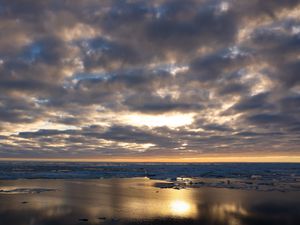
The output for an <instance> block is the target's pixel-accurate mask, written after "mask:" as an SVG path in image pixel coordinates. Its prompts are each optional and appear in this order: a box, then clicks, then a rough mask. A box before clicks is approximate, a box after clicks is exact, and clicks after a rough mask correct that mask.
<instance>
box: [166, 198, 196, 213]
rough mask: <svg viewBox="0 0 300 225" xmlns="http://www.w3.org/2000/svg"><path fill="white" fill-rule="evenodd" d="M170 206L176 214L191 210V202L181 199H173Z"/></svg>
mask: <svg viewBox="0 0 300 225" xmlns="http://www.w3.org/2000/svg"><path fill="white" fill-rule="evenodd" d="M170 207H171V211H172V212H173V214H174V215H186V214H188V213H189V212H190V211H191V206H190V204H189V203H187V202H185V201H181V200H174V201H172V202H171V205H170Z"/></svg>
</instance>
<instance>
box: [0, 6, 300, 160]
mask: <svg viewBox="0 0 300 225" xmlns="http://www.w3.org/2000/svg"><path fill="white" fill-rule="evenodd" d="M299 18H300V1H299V0H284V1H283V0H272V1H260V0H251V1H240V0H224V1H221V0H184V1H182V0H151V1H150V0H144V1H143V0H101V1H99V0H40V1H37V0H0V157H1V158H60V159H97V160H104V159H113V160H115V159H133V160H140V159H152V160H161V159H172V160H187V161H188V160H197V159H203V158H205V157H211V158H212V159H214V158H220V157H221V158H222V157H227V158H230V157H237V158H239V157H257V156H259V157H266V158H268V157H275V158H276V157H278V158H280V157H288V158H289V159H290V160H292V159H293V158H295V157H299V156H300V148H299V146H300V74H299V73H300V19H299Z"/></svg>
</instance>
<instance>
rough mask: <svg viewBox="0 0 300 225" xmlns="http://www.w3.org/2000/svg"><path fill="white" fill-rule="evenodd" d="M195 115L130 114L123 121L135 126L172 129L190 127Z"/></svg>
mask: <svg viewBox="0 0 300 225" xmlns="http://www.w3.org/2000/svg"><path fill="white" fill-rule="evenodd" d="M194 116H195V114H194V113H186V114H181V113H166V114H158V115H147V114H129V115H127V116H124V117H123V121H124V122H125V123H127V124H131V125H134V126H148V127H163V126H166V127H170V128H176V127H181V126H186V125H190V124H191V123H192V122H193V121H194Z"/></svg>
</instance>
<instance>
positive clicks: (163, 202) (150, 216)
mask: <svg viewBox="0 0 300 225" xmlns="http://www.w3.org/2000/svg"><path fill="white" fill-rule="evenodd" d="M153 184H154V181H150V180H146V179H111V180H86V181H72V180H67V181H66V180H65V181H64V180H48V181H45V180H22V181H0V189H2V187H8V186H10V187H14V188H49V189H55V190H56V191H49V192H42V193H39V194H37V193H33V194H28V193H26V194H25V193H20V194H10V195H4V194H0V225H7V224H14V225H23V224H24V225H25V224H31V225H38V224H39V225H43V224H47V225H69V224H83V223H84V224H126V225H127V224H142V225H147V224H164V225H168V224H172V225H174V224H175V225H176V224H204V225H205V224H216V225H239V224H246V225H248V224H249V225H250V224H281V225H284V224H291V225H293V224H300V219H299V218H300V216H299V215H300V204H299V203H300V200H299V199H300V198H299V197H300V195H299V193H276V192H270V193H264V192H263V193H261V192H250V191H241V190H228V189H226V190H225V189H213V188H202V189H185V190H174V189H159V188H155V187H153ZM22 202H27V204H22ZM79 219H82V220H81V221H80V220H79Z"/></svg>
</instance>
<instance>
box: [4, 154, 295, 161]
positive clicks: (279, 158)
mask: <svg viewBox="0 0 300 225" xmlns="http://www.w3.org/2000/svg"><path fill="white" fill-rule="evenodd" d="M0 161H34V162H91V163H93V162H95V163H96V162H104V163H105V162H107V163H300V156H256V157H255V156H234V157H183V158H167V157H160V158H156V159H153V158H146V157H145V158H102V159H101V158H97V159H95V158H17V157H0Z"/></svg>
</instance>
